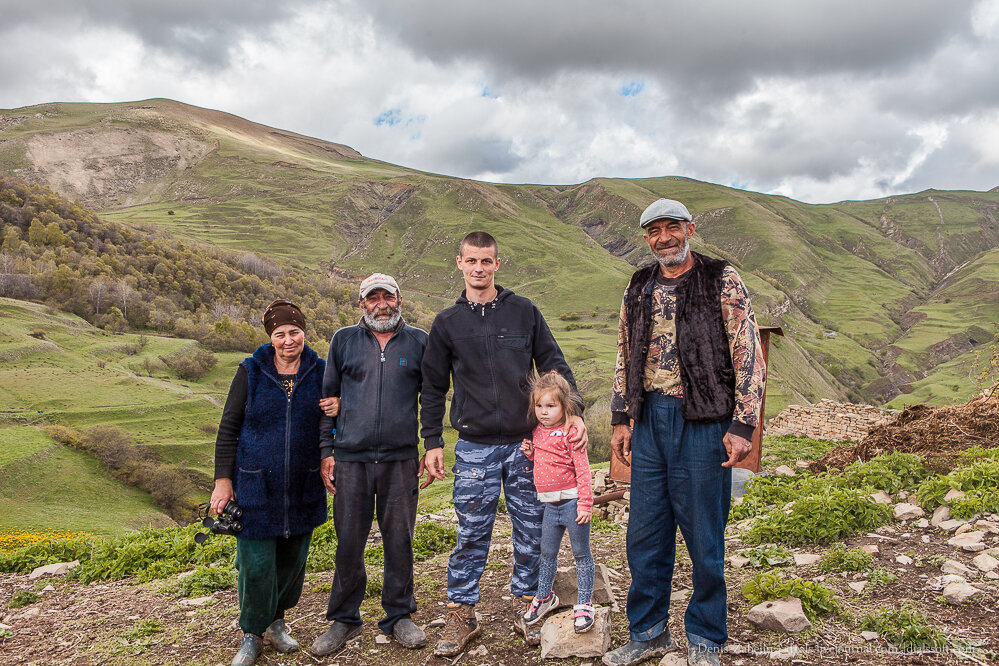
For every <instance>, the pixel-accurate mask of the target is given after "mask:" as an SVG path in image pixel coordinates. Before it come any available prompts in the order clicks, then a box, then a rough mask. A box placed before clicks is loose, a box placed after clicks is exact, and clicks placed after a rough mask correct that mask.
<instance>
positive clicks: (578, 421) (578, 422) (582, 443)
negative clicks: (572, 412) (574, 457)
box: [565, 416, 590, 451]
mask: <svg viewBox="0 0 999 666" xmlns="http://www.w3.org/2000/svg"><path fill="white" fill-rule="evenodd" d="M565 427H566V429H567V430H571V429H572V428H575V429H576V434H575V435H569V443H570V444H572V448H574V449H576V450H577V451H582V450H583V449H585V448H586V445H587V444H589V443H590V440H589V437H587V435H586V424H585V423H583V417H582V416H570V417H569V418H567V419H566V420H565Z"/></svg>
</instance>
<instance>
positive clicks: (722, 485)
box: [627, 393, 732, 649]
mask: <svg viewBox="0 0 999 666" xmlns="http://www.w3.org/2000/svg"><path fill="white" fill-rule="evenodd" d="M682 406H683V400H681V399H680V398H674V397H670V396H665V395H662V394H659V393H646V394H645V402H644V405H643V407H642V418H641V420H639V421H636V422H635V431H634V435H633V437H632V439H631V513H630V514H629V515H628V538H627V551H628V564H629V568H630V569H631V590H630V591H629V592H628V621H629V623H630V625H631V627H630V630H631V639H632V640H635V641H647V640H650V639H652V638H655V637H656V636H658V635H659V634H661V633H662V631H663V629H664V628H665V627H666V620H667V619H668V617H669V602H670V591H671V590H670V587H671V585H672V582H673V565H674V561H675V559H676V528H677V526H679V527H680V531H681V532H682V533H683V539H684V543H685V544H686V546H687V553H688V554H689V555H690V561H691V564H692V565H693V583H694V592H693V594H692V595H691V598H690V602H689V603H688V604H687V612H686V613H685V615H684V628H685V630H686V634H687V642H688V644H690V645H698V646H701V647H704V648H708V649H720V648H721V647H722V646H723V645H724V644H725V641H726V640H727V639H728V631H727V629H726V611H727V608H726V605H725V604H726V594H725V571H724V563H725V523H726V522H727V520H728V511H729V505H730V504H731V496H732V470H731V469H730V468H726V467H722V466H721V464H722V463H723V462H725V461H726V460H727V459H728V454H727V453H726V451H725V444H724V443H723V441H722V438H723V437H724V436H725V433H726V432H727V431H728V427H729V425H730V423H731V421H729V420H726V421H723V422H720V423H689V422H686V421H684V418H683V415H682V414H681V413H680V412H681V409H682Z"/></svg>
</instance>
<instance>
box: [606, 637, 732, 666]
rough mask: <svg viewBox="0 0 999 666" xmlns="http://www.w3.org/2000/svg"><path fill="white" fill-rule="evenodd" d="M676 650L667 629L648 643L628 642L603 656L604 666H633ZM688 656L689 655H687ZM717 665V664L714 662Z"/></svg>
mask: <svg viewBox="0 0 999 666" xmlns="http://www.w3.org/2000/svg"><path fill="white" fill-rule="evenodd" d="M675 649H676V643H675V642H673V637H672V636H670V634H669V627H667V628H666V629H665V630H664V631H663V633H661V634H659V635H658V636H656V637H655V638H653V639H652V640H648V641H629V642H628V643H626V644H625V645H622V646H621V647H619V648H618V649H616V650H611V651H610V652H608V653H607V654H605V655H604V656H603V659H602V661H603V663H604V666H635V664H640V663H642V662H643V661H645V660H646V659H652V658H653V657H662V656H663V655H665V654H666V653H667V652H671V651H672V650H675ZM688 656H689V655H688ZM716 663H717V662H716Z"/></svg>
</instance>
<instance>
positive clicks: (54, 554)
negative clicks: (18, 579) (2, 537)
mask: <svg viewBox="0 0 999 666" xmlns="http://www.w3.org/2000/svg"><path fill="white" fill-rule="evenodd" d="M93 544H94V540H93V538H92V537H69V538H61V539H41V540H39V541H35V542H34V543H30V544H28V545H26V546H21V547H20V548H14V549H12V550H0V571H2V572H4V573H27V572H30V571H31V570H32V569H35V568H37V567H41V566H45V565H46V564H55V563H57V562H72V561H73V560H80V561H81V562H82V561H83V560H85V559H87V558H88V557H90V550H91V548H92V547H93Z"/></svg>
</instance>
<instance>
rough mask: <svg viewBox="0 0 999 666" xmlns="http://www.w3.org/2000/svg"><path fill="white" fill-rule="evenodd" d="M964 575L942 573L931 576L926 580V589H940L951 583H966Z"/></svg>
mask: <svg viewBox="0 0 999 666" xmlns="http://www.w3.org/2000/svg"><path fill="white" fill-rule="evenodd" d="M967 582H968V581H966V580H965V579H964V576H958V575H957V574H944V575H943V576H937V577H936V578H931V579H930V580H928V581H927V582H926V589H928V590H942V589H944V588H945V587H947V586H948V585H950V584H951V583H967Z"/></svg>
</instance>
